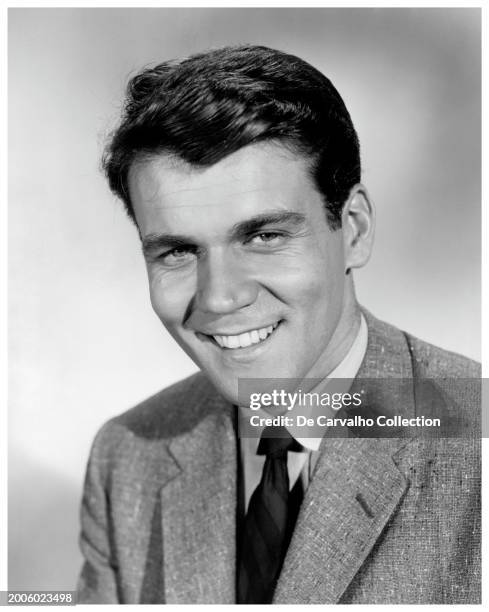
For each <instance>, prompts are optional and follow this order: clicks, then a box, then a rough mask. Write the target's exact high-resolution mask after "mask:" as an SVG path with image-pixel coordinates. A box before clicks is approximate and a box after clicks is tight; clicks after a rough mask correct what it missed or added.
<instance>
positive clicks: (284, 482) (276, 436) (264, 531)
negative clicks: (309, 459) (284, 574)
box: [237, 427, 303, 604]
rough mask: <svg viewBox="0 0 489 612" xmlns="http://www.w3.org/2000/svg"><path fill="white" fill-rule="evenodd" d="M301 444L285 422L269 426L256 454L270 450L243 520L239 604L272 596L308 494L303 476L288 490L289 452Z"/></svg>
mask: <svg viewBox="0 0 489 612" xmlns="http://www.w3.org/2000/svg"><path fill="white" fill-rule="evenodd" d="M270 436H273V437H270ZM302 448H303V447H302V446H301V445H300V444H299V443H298V442H297V441H296V440H294V438H292V436H291V435H290V434H289V432H288V431H287V430H286V429H285V428H284V427H267V428H265V430H264V431H263V434H262V437H261V439H260V443H259V445H258V450H257V453H258V454H259V455H266V460H265V465H264V466H263V473H262V477H261V481H260V483H259V485H258V486H257V488H256V489H255V491H254V492H253V495H252V496H251V499H250V503H249V505H248V512H247V513H246V517H245V520H244V526H243V532H242V537H241V545H240V549H239V564H238V592H237V599H238V603H247V604H258V603H270V602H271V601H272V597H273V592H274V589H275V585H276V583H277V579H278V576H279V574H280V570H281V568H282V563H283V560H284V557H285V553H286V552H287V547H288V545H289V542H290V538H291V535H292V531H293V529H294V524H295V520H296V518H297V514H298V511H299V507H300V504H301V501H302V496H303V491H302V482H301V477H300V476H299V478H298V479H297V483H296V485H295V486H294V487H293V489H292V491H290V493H289V474H288V471H287V451H289V450H294V451H300V450H302Z"/></svg>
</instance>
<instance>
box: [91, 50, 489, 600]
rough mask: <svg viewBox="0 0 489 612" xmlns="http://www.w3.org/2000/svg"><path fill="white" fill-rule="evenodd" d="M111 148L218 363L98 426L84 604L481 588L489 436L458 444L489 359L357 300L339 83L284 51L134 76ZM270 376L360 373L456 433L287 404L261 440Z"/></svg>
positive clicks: (150, 239)
mask: <svg viewBox="0 0 489 612" xmlns="http://www.w3.org/2000/svg"><path fill="white" fill-rule="evenodd" d="M104 163H105V169H106V172H107V176H108V179H109V182H110V186H111V188H112V190H113V191H114V192H115V193H116V194H117V195H118V196H119V197H120V198H121V199H122V201H123V202H124V205H125V207H126V210H127V212H128V214H129V216H130V217H131V219H132V220H133V221H134V222H135V224H136V227H137V229H138V232H139V235H140V238H141V243H142V249H143V253H144V256H145V260H146V265H147V271H148V277H149V285H150V293H151V301H152V304H153V308H154V310H155V312H156V313H157V315H158V316H159V318H160V319H161V321H162V322H163V324H164V325H165V327H166V328H167V329H168V331H169V332H170V333H171V334H172V336H173V338H174V339H175V340H176V342H177V343H178V344H179V345H180V346H181V347H182V348H183V350H184V351H185V352H186V353H187V354H188V355H190V357H191V358H192V359H193V360H194V361H195V363H196V364H198V365H199V367H200V368H201V370H202V372H201V373H199V374H197V375H195V376H192V377H190V378H189V379H187V380H184V381H182V382H180V383H177V384H176V385H174V386H172V387H170V388H169V389H166V390H164V391H162V392H160V393H158V394H157V395H155V396H154V397H152V398H150V399H148V400H147V401H145V402H143V403H142V404H141V405H139V406H137V407H136V408H134V409H132V410H129V411H128V412H126V413H124V414H122V415H121V416H119V417H117V418H115V419H113V420H111V421H110V422H109V423H107V424H106V425H105V426H104V427H103V428H102V429H101V431H100V432H99V434H98V435H97V438H96V440H95V442H94V445H93V448H92V453H91V456H90V461H89V465H88V469H87V477H86V483H85V491H84V496H83V502H82V534H81V547H82V551H83V554H84V556H85V564H84V567H83V570H82V574H81V577H80V583H79V599H80V601H81V602H93V603H103V602H106V603H163V602H166V603H215V604H218V603H235V602H236V603H268V602H273V603H338V602H341V603H382V604H383V603H477V602H478V601H479V600H480V559H479V553H480V528H479V521H480V505H479V504H480V487H479V476H480V463H479V461H480V460H479V450H480V444H479V442H478V441H477V440H475V439H472V438H471V437H460V436H458V437H451V436H452V435H453V433H454V432H455V433H457V434H459V433H460V432H461V431H464V432H466V431H467V430H468V431H469V432H472V431H473V429H474V423H475V422H476V421H477V393H476V392H474V393H472V391H470V389H472V387H470V385H469V386H467V385H463V384H462V381H464V380H466V379H474V378H477V377H478V376H479V373H478V368H477V365H476V364H474V363H473V362H471V361H469V360H467V359H465V358H463V357H460V356H458V355H454V354H452V353H448V352H446V351H443V350H441V349H438V348H436V347H433V346H430V345H428V344H426V343H424V342H422V341H420V340H417V339H415V338H413V337H412V336H409V335H407V334H405V333H403V332H401V331H399V330H397V329H395V328H393V327H391V326H389V325H387V324H385V323H382V322H380V321H378V320H376V319H375V318H374V317H373V316H372V315H370V314H369V313H368V312H367V311H366V310H364V309H362V308H361V307H360V306H359V305H358V303H357V301H356V298H355V291H354V284H353V277H352V270H353V269H354V268H358V267H361V266H363V265H364V264H365V263H366V262H367V260H368V258H369V255H370V251H371V248H372V242H373V231H374V212H373V207H372V204H371V202H370V199H369V196H368V193H367V191H366V189H365V188H364V186H363V185H362V184H361V182H360V157H359V145H358V140H357V135H356V133H355V130H354V127H353V125H352V122H351V119H350V116H349V114H348V111H347V109H346V108H345V105H344V103H343V101H342V99H341V97H340V96H339V94H338V92H337V91H336V90H335V88H334V87H333V85H332V84H331V82H330V81H329V80H328V79H327V78H326V77H325V76H324V75H322V74H321V73H319V72H318V71H317V70H316V69H314V68H313V67H312V66H310V65H309V64H307V63H306V62H304V61H302V60H301V59H299V58H297V57H294V56H291V55H287V54H285V53H281V52H278V51H275V50H272V49H268V48H265V47H254V46H241V47H233V48H223V49H219V50H215V51H211V52H208V53H203V54H199V55H195V56H192V57H190V58H189V59H186V60H183V61H179V62H167V63H164V64H160V65H159V66H156V67H155V68H153V69H148V70H145V71H143V72H142V73H141V74H139V75H137V76H136V77H134V78H133V79H132V81H131V82H130V84H129V87H128V93H127V101H126V105H125V111H124V115H123V118H122V122H121V125H120V126H119V128H118V129H117V131H116V132H115V134H114V135H113V138H112V141H111V143H110V145H109V148H108V150H107V154H106V156H105V159H104ZM270 379H272V380H275V381H276V380H277V379H278V380H282V381H315V382H314V383H313V389H314V390H316V391H317V390H318V389H321V390H323V391H324V390H325V389H328V388H329V387H328V385H329V384H331V381H335V380H336V381H340V384H341V385H343V386H342V391H343V392H350V394H351V395H353V394H354V393H355V392H358V394H359V395H358V396H359V397H361V398H362V407H361V408H360V409H359V411H357V412H356V413H355V414H356V415H357V416H361V417H365V418H366V417H372V416H375V415H384V416H386V415H387V416H389V415H402V416H403V417H404V416H405V417H414V416H416V417H417V416H419V415H422V416H423V415H425V414H427V413H429V414H433V413H436V414H438V415H441V417H442V420H444V422H448V423H449V425H448V426H447V427H448V428H445V430H444V431H445V434H444V435H446V436H447V437H446V438H444V439H437V438H435V439H426V437H424V436H423V435H421V434H419V435H414V436H410V437H405V436H404V434H403V433H399V431H398V430H396V431H397V433H394V434H393V435H391V436H387V437H382V438H380V437H375V436H377V434H378V433H379V429H377V430H376V433H375V434H372V433H371V432H370V433H369V431H367V429H368V428H362V427H361V426H360V427H347V428H346V433H345V428H343V433H342V434H341V435H340V434H338V435H337V434H336V433H335V430H334V429H332V428H329V427H328V428H326V429H323V430H322V431H321V433H320V435H318V431H317V428H311V429H310V430H308V428H307V426H306V428H305V429H304V430H302V433H298V432H297V430H294V429H293V428H292V427H287V426H282V427H279V428H278V429H277V427H275V429H273V430H270V429H269V427H266V425H267V422H266V416H267V415H268V416H269V417H273V416H277V415H278V416H280V415H282V416H283V415H284V411H283V410H282V411H280V410H278V409H277V406H271V407H269V408H268V409H267V408H266V406H265V405H264V409H263V410H262V411H260V415H262V416H263V415H265V418H264V419H263V420H262V421H260V425H259V426H258V429H257V431H256V435H254V436H253V435H251V436H249V435H248V436H244V435H242V436H240V435H239V427H238V420H239V419H238V414H240V417H241V420H243V419H244V420H245V421H246V419H247V415H249V407H247V405H246V403H247V402H246V401H243V396H242V393H240V385H241V384H242V383H243V381H244V382H245V383H246V381H248V384H253V383H250V382H249V381H255V382H256V384H257V385H258V387H259V386H260V384H261V382H260V381H263V384H264V385H265V386H264V387H263V388H265V389H266V388H267V384H268V383H267V382H266V380H270ZM432 379H435V380H434V381H432V382H431V383H430V384H429V385H428V386H427V385H423V384H421V383H422V381H427V380H428V381H430V380H432ZM341 381H342V382H341ZM352 381H354V382H353V383H352ZM406 381H407V383H408V384H407V385H406V384H405V383H406ZM286 384H287V383H286ZM263 388H261V387H260V389H261V390H260V393H262V392H263ZM290 389H292V390H294V389H295V390H296V391H297V389H298V387H297V385H296V384H295V383H291V386H289V390H290ZM310 389H311V387H308V390H310ZM427 390H428V391H429V393H428V392H427ZM260 397H263V395H260ZM433 398H435V399H433ZM435 400H436V401H435ZM324 410H325V411H328V412H327V413H328V414H329V415H332V414H334V412H333V411H331V410H330V409H329V408H325V409H324ZM247 411H248V412H247ZM340 412H341V413H342V414H347V415H350V416H352V415H353V414H354V412H355V411H354V410H353V408H351V407H350V408H349V407H348V405H345V406H343V408H342V410H341V411H340ZM373 421H374V419H373V418H372V422H373ZM274 425H275V423H274ZM270 432H272V433H270ZM273 432H275V434H274V433H273ZM277 432H278V434H277ZM447 432H448V433H447ZM275 435H278V437H275ZM345 436H346V437H345ZM448 437H450V439H447V438H448ZM277 440H278V442H277Z"/></svg>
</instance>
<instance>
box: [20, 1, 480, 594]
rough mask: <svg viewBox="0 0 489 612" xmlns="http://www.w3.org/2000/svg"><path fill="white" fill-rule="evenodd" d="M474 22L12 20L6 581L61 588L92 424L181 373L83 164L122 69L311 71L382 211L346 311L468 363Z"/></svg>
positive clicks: (271, 12)
mask: <svg viewBox="0 0 489 612" xmlns="http://www.w3.org/2000/svg"><path fill="white" fill-rule="evenodd" d="M479 13H480V11H479V9H386V8H383V9H346V8H343V9H320V8H318V9H293V8H290V9H289V8H274V9H255V8H249V9H231V8H229V9H225V8H217V9H206V8H202V9H192V8H188V9H180V8H179V9H156V8H155V9H148V8H147V9H96V8H90V9H71V8H70V9H11V10H10V11H9V30H10V34H9V45H10V51H9V113H10V134H9V153H10V163H9V172H10V184H9V197H10V202H9V204H10V208H9V236H10V247H9V288H10V311H9V316H10V380H9V383H10V411H9V426H10V431H9V439H10V445H9V446H10V451H9V513H10V514H9V531H10V533H9V586H10V588H16V589H61V588H66V589H68V588H73V586H74V583H75V580H76V574H77V572H78V566H79V563H80V557H79V553H78V550H77V541H76V540H77V533H78V504H79V500H80V492H81V484H82V477H83V471H84V468H85V462H86V458H87V454H88V450H89V445H90V442H91V440H92V438H93V435H94V434H95V431H96V430H97V428H98V427H99V426H100V425H101V424H102V423H103V422H104V421H105V420H106V419H108V418H109V417H111V416H112V415H114V414H116V413H118V412H121V411H122V410H124V409H126V408H128V407H130V406H131V405H133V404H134V403H136V402H137V401H139V400H141V399H143V398H144V397H146V396H148V395H150V394H151V393H153V392H155V391H156V390H157V389H160V388H162V387H163V386H166V385H167V384H169V383H171V382H173V381H175V380H177V379H179V378H183V377H184V376H186V375H187V374H189V373H191V372H193V371H194V370H195V366H194V365H193V364H192V363H191V362H190V360H189V359H188V358H187V357H186V356H185V355H184V354H183V353H182V352H181V350H180V349H179V348H177V346H176V345H175V344H174V343H173V341H172V340H171V339H170V338H169V336H168V335H167V334H166V332H165V331H164V330H163V329H162V327H161V325H160V323H159V322H158V320H157V319H156V316H155V315H154V314H153V313H152V311H151V308H150V304H149V299H148V290H147V287H146V278H145V270H144V266H143V261H142V257H141V255H140V252H139V245H138V240H137V236H136V233H135V230H134V229H133V228H132V226H131V225H130V223H129V222H128V221H127V220H126V218H125V217H124V214H123V213H122V211H121V209H120V206H119V204H118V203H117V202H116V201H115V200H114V198H113V197H112V196H111V195H110V193H109V192H108V190H107V188H106V185H105V183H104V179H103V177H102V176H101V175H100V173H99V170H98V163H99V158H100V152H101V148H102V143H103V141H104V138H105V135H106V133H107V131H108V130H109V129H110V128H111V127H113V125H114V123H115V120H116V118H117V116H118V111H119V105H120V101H121V95H122V91H123V87H124V84H125V82H126V79H127V77H128V75H130V74H131V73H134V71H136V70H138V69H139V68H140V67H142V66H143V65H146V64H149V63H152V62H155V61H161V60H164V59H169V58H171V57H179V56H182V55H188V54H190V53H192V52H194V51H199V50H202V49H204V48H208V47H211V46H218V45H222V44H229V43H239V42H251V43H261V44H265V45H269V46H273V47H276V48H279V49H283V50H286V51H289V52H292V53H295V54H298V55H300V56H301V57H303V58H304V59H306V60H309V61H310V62H311V63H312V64H314V65H315V66H316V67H318V68H319V69H321V70H323V71H324V73H325V74H326V75H327V76H329V77H330V78H331V79H332V81H333V83H334V84H335V85H336V86H337V88H338V89H339V91H340V93H341V94H342V95H343V97H344V99H345V101H346V104H347V106H348V107H349V109H350V111H351V114H352V117H353V120H354V123H355V125H356V127H357V130H358V133H359V136H360V141H361V144H362V152H363V155H362V157H363V165H364V173H363V179H364V183H365V184H366V185H367V187H368V189H369V191H370V193H371V196H372V197H373V200H374V201H375V202H376V204H377V208H378V228H377V240H376V246H375V250H374V255H373V258H372V260H371V262H370V264H369V265H368V267H367V268H366V269H364V270H362V271H360V272H358V273H357V274H356V283H357V289H358V295H359V298H360V301H361V303H363V304H364V305H365V306H366V307H367V308H369V309H370V310H371V311H372V312H373V313H374V314H375V315H377V316H378V317H381V318H384V319H386V320H388V321H390V322H392V323H394V324H396V325H398V326H400V327H402V328H403V329H406V330H408V331H410V332H412V333H414V334H415V335H417V336H420V337H422V338H423V339H426V340H428V341H431V342H433V343H435V344H438V345H441V346H443V347H444V348H447V349H452V350H456V351H459V352H462V353H464V354H466V355H468V356H470V357H474V358H479V353H480V346H479V345H480V341H479V338H480V312H479V304H480V287H479V281H480V238H479V235H480V83H479V78H480V56H479V38H480V25H479Z"/></svg>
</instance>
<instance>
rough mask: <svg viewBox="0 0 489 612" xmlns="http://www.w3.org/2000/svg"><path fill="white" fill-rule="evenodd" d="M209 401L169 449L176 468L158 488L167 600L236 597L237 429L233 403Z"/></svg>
mask: <svg viewBox="0 0 489 612" xmlns="http://www.w3.org/2000/svg"><path fill="white" fill-rule="evenodd" d="M212 401H213V402H214V405H213V406H211V409H210V410H207V412H208V414H207V415H206V416H205V418H203V420H202V421H201V422H200V423H199V424H198V425H197V427H196V428H195V429H193V431H191V432H189V433H185V434H183V435H181V436H179V437H178V438H177V439H175V440H174V441H173V442H172V443H171V445H170V449H169V451H170V454H171V456H172V457H173V459H174V461H175V464H176V465H177V466H178V470H179V471H178V473H177V475H176V476H175V477H174V478H173V479H172V480H170V481H169V482H167V483H166V484H165V485H164V486H163V488H162V489H161V508H162V516H161V520H162V532H163V569H164V581H165V585H164V587H165V601H166V603H196V604H197V603H199V604H204V603H213V604H220V603H234V601H235V586H234V585H235V563H236V560H235V556H236V551H235V537H236V536H235V525H236V497H237V493H236V469H237V458H236V452H237V451H236V434H235V432H234V428H233V420H232V415H231V412H230V410H231V409H232V407H231V406H230V405H227V406H226V405H225V402H224V400H220V399H215V400H211V399H210V400H209V402H212ZM217 441H218V444H216V442H217Z"/></svg>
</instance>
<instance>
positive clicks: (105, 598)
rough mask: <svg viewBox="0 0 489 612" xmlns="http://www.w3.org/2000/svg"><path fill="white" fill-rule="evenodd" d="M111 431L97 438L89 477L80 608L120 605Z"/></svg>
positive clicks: (83, 521) (82, 537)
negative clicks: (112, 518) (109, 478)
mask: <svg viewBox="0 0 489 612" xmlns="http://www.w3.org/2000/svg"><path fill="white" fill-rule="evenodd" d="M109 429H110V426H109V424H106V425H105V426H104V427H102V429H101V430H100V431H99V433H98V434H97V436H96V438H95V441H94V443H93V445H92V449H91V452H90V457H89V460H88V465H87V470H86V475H85V484H84V489H83V496H82V502H81V512H80V519H81V533H80V539H79V543H80V549H81V552H82V554H83V557H84V564H83V567H82V570H81V573H80V577H79V580H78V585H77V591H78V599H77V601H78V603H80V604H100V603H105V604H117V603H119V601H118V593H117V580H116V577H117V567H116V564H115V562H114V560H113V552H112V550H111V537H110V522H109V517H110V505H109V498H108V495H107V489H106V482H107V475H108V467H109V466H108V464H109V460H108V459H107V458H106V457H107V452H106V451H107V448H108V447H109ZM104 455H105V456H104Z"/></svg>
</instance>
